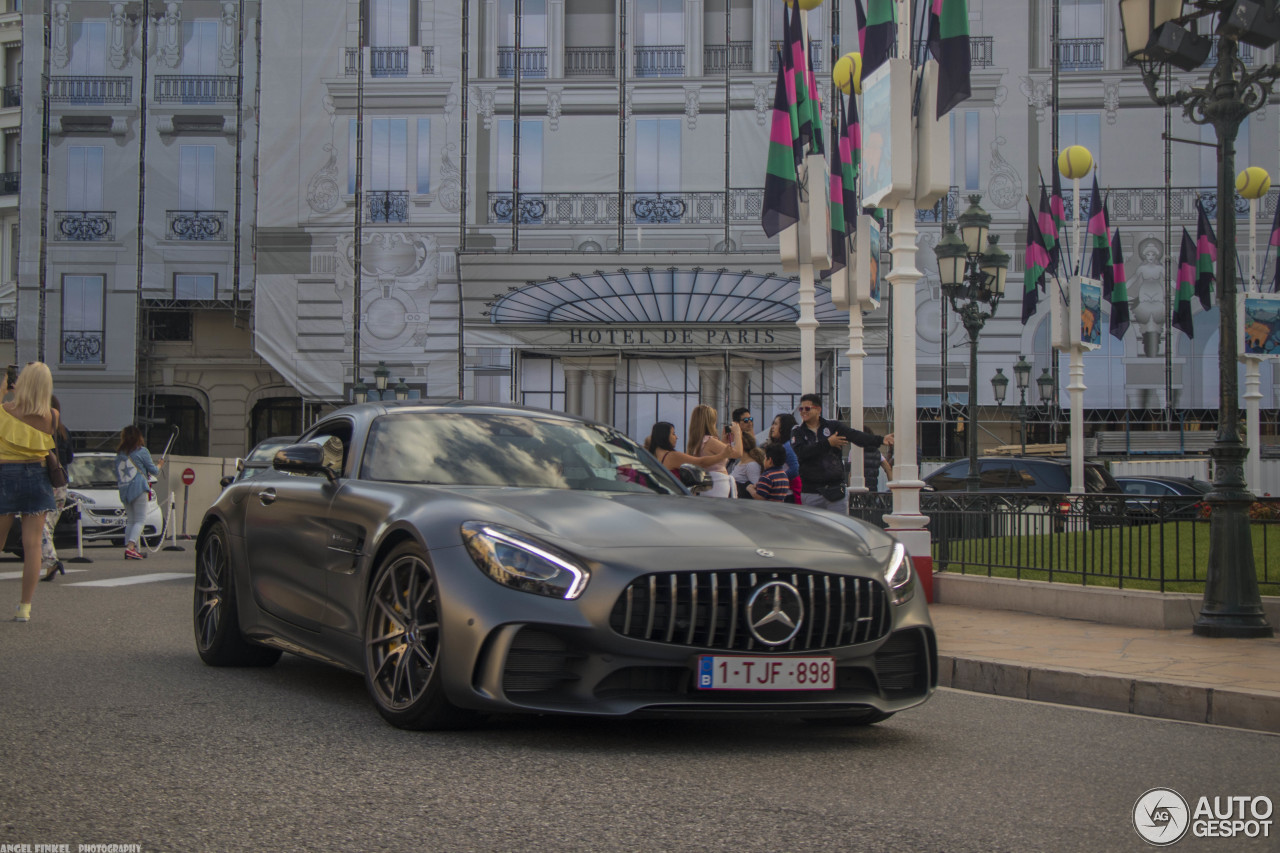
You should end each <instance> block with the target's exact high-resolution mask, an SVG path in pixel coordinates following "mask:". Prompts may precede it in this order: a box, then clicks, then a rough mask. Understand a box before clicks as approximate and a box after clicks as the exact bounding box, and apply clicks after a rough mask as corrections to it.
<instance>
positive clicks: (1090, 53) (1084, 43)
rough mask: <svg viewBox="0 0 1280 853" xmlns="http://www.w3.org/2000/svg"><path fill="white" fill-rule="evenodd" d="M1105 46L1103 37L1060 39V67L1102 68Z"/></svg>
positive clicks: (1071, 68) (1070, 68)
mask: <svg viewBox="0 0 1280 853" xmlns="http://www.w3.org/2000/svg"><path fill="white" fill-rule="evenodd" d="M1103 47H1104V42H1103V40H1102V39H1101V38H1092V39H1058V69H1059V70H1060V71H1097V70H1099V69H1101V68H1102V60H1103Z"/></svg>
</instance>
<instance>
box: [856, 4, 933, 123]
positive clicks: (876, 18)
mask: <svg viewBox="0 0 1280 853" xmlns="http://www.w3.org/2000/svg"><path fill="white" fill-rule="evenodd" d="M895 5H896V4H895V3H894V0H867V4H866V6H865V8H864V7H863V5H862V0H857V13H858V50H859V51H860V52H861V53H862V79H863V80H865V79H867V77H869V76H870V75H871V72H873V71H875V70H876V69H877V68H879V67H880V66H881V65H884V64H885V62H887V61H888V59H889V57H890V56H892V55H893V44H894V40H895V38H896V35H897V29H898V19H897V15H896V9H895ZM938 103H939V104H941V103H942V102H941V100H939V102H938Z"/></svg>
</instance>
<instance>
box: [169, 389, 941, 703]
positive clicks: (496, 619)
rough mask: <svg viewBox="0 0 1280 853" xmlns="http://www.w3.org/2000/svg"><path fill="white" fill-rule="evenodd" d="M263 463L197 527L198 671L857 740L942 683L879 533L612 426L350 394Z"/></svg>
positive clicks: (906, 567)
mask: <svg viewBox="0 0 1280 853" xmlns="http://www.w3.org/2000/svg"><path fill="white" fill-rule="evenodd" d="M273 467H274V470H272V471H269V472H267V473H264V474H262V475H260V476H258V477H254V478H253V479H251V480H241V481H239V482H235V483H232V484H231V485H230V486H228V487H227V488H226V489H225V490H224V491H223V493H222V495H221V496H220V497H219V498H218V500H217V501H216V502H215V503H214V505H213V506H212V507H211V508H210V509H209V511H208V513H207V514H206V515H205V517H204V520H203V521H202V523H201V527H200V532H199V535H198V539H197V542H196V584H195V596H194V625H195V639H196V647H197V649H198V651H199V654H200V656H201V658H202V659H203V660H204V661H205V662H206V663H208V664H211V665H214V666H267V665H270V664H272V663H274V662H275V661H276V660H277V659H278V658H279V656H280V653H281V650H285V651H289V652H293V653H296V654H300V655H305V656H308V657H311V658H315V659H317V660H321V661H325V662H328V663H332V664H336V665H337V666H341V667H344V668H346V669H349V670H352V671H355V672H359V673H363V675H364V678H365V684H366V686H367V688H368V690H369V693H370V695H371V697H372V699H373V702H374V704H375V706H376V707H377V709H378V711H379V712H380V713H381V714H382V716H383V717H384V718H386V719H387V720H388V721H389V722H391V723H392V724H393V725H396V726H400V727H403V728H433V727H445V726H454V725H461V724H465V723H467V722H469V721H472V720H474V719H476V718H477V717H480V716H483V715H484V714H486V713H489V712H504V713H509V712H529V713H537V714H548V713H566V714H598V715H605V716H618V717H621V716H628V715H659V716H673V715H675V716H685V715H687V716H708V715H727V716H735V717H737V716H742V715H744V714H752V713H756V714H767V715H778V714H785V715H789V716H792V717H796V718H801V719H813V720H818V721H828V722H836V723H842V724H849V725H862V724H867V723H874V722H877V721H879V720H883V719H885V718H886V717H888V716H890V715H892V714H894V713H896V712H898V711H901V710H904V709H906V708H910V707H912V706H915V705H919V704H920V703H922V702H924V701H925V700H926V699H928V697H929V696H930V694H931V693H932V692H933V689H934V687H935V686H936V683H937V675H936V660H937V646H936V642H935V637H934V632H933V628H932V624H931V622H930V619H929V612H928V609H927V607H926V604H925V601H924V595H923V593H921V592H920V586H919V581H918V580H917V579H916V577H915V575H914V572H913V571H912V569H911V561H910V560H909V559H907V558H906V556H905V552H904V550H903V547H902V545H901V544H900V543H899V542H897V540H895V539H894V538H892V537H891V536H889V535H888V534H887V533H885V532H884V531H883V530H878V529H875V528H873V527H871V526H869V525H865V524H863V523H861V522H858V521H855V520H853V519H850V518H846V517H843V516H840V515H837V514H836V513H832V512H829V511H824V510H816V509H811V508H808V507H801V506H788V505H785V504H776V503H768V502H764V501H741V500H736V501H723V500H720V501H713V500H706V499H702V498H696V497H693V496H692V495H691V494H690V492H689V490H688V489H687V488H686V487H685V485H683V484H682V482H681V480H678V479H676V477H675V476H674V475H672V474H671V473H670V472H669V471H667V470H666V469H664V468H663V467H662V465H661V464H660V463H659V462H658V461H657V460H656V459H655V458H654V457H653V456H652V455H650V454H649V453H648V452H647V451H645V450H644V449H643V448H641V447H640V446H638V445H637V444H636V443H635V442H633V441H632V440H631V439H629V438H627V437H626V436H625V435H623V434H622V433H620V432H618V431H616V430H614V429H612V428H610V427H607V426H602V425H600V424H595V423H591V422H588V421H583V420H580V419H578V418H573V417H569V416H566V415H563V414H559V413H555V412H546V411H541V410H534V409H524V408H519V407H514V406H490V405H478V404H476V405H472V404H464V403H458V404H452V405H447V406H428V405H423V404H422V403H420V402H406V403H399V404H398V403H365V404H361V405H356V406H351V407H348V408H345V409H342V410H339V411H337V412H334V413H333V414H331V415H329V416H328V417H326V418H325V419H323V420H322V421H320V422H319V423H317V424H316V425H315V426H314V427H312V428H311V429H310V430H308V431H307V432H306V433H304V434H303V435H302V437H301V438H300V439H299V442H298V443H297V444H294V445H291V446H288V447H285V448H282V449H280V450H278V451H277V452H276V455H275V457H274V460H273ZM693 467H694V466H690V469H693ZM686 473H687V474H688V478H689V481H690V483H691V484H694V482H695V478H696V477H698V476H699V475H696V474H694V473H692V472H691V471H690V472H686ZM701 479H702V480H703V481H705V480H706V478H705V477H702V478H701ZM227 689H228V690H233V689H239V687H237V686H235V685H234V684H232V683H231V682H228V683H227Z"/></svg>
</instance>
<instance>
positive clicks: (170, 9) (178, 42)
mask: <svg viewBox="0 0 1280 853" xmlns="http://www.w3.org/2000/svg"><path fill="white" fill-rule="evenodd" d="M156 55H157V56H158V57H159V59H160V61H161V62H163V63H164V64H165V65H167V66H169V67H170V68H177V67H178V63H179V62H181V61H182V6H181V5H180V4H179V3H178V2H177V0H171V2H169V3H166V4H165V8H164V14H163V16H162V17H161V18H160V20H159V22H158V23H157V26H156Z"/></svg>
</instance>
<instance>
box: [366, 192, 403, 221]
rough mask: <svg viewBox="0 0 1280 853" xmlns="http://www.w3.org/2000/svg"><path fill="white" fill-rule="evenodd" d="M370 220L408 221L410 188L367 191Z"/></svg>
mask: <svg viewBox="0 0 1280 853" xmlns="http://www.w3.org/2000/svg"><path fill="white" fill-rule="evenodd" d="M365 199H366V200H367V202H368V205H369V221H370V222H408V221H409V191H408V190H369V191H367V192H365Z"/></svg>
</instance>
